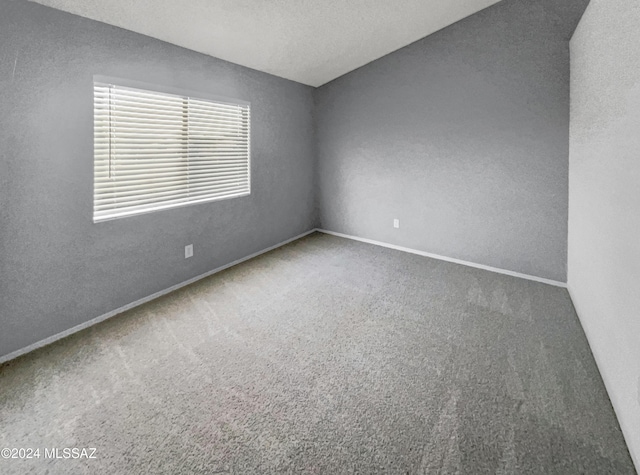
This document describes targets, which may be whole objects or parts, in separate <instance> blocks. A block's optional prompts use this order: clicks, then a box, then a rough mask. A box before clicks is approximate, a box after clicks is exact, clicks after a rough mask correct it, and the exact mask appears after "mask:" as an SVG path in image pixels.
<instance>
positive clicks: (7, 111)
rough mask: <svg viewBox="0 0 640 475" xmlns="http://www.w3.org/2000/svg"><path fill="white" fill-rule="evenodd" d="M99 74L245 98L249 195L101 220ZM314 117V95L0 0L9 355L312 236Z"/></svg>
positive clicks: (3, 301) (1, 345) (0, 195)
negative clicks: (96, 165) (97, 200)
mask: <svg viewBox="0 0 640 475" xmlns="http://www.w3.org/2000/svg"><path fill="white" fill-rule="evenodd" d="M94 74H102V75H106V76H115V77H122V78H127V79H132V80H137V81H143V82H147V83H155V84H161V85H164V86H169V87H176V88H184V89H190V90H196V91H203V92H206V93H210V94H216V95H221V96H225V97H231V98H238V99H243V100H246V101H250V102H251V107H252V109H251V115H252V123H251V126H252V130H251V134H252V136H251V147H252V157H251V158H252V170H251V171H252V193H251V195H250V196H248V197H243V198H236V199H231V200H227V201H220V202H213V203H206V204H198V205H192V206H188V207H184V208H177V209H172V210H166V211H160V212H156V213H151V214H147V215H142V216H136V217H129V218H124V219H118V220H114V221H109V222H103V223H99V224H93V223H92V187H93V170H92V167H93V164H92V160H93V125H92V120H93V115H92V114H93V110H92V101H93V97H92V77H93V75H94ZM312 109H313V90H312V88H310V87H307V86H302V85H300V84H297V83H294V82H291V81H287V80H283V79H279V78H276V77H274V76H270V75H268V74H264V73H260V72H257V71H254V70H250V69H246V68H243V67H240V66H236V65H233V64H230V63H227V62H224V61H220V60H216V59H213V58H211V57H208V56H204V55H201V54H198V53H195V52H192V51H188V50H185V49H182V48H179V47H176V46H172V45H169V44H166V43H163V42H160V41H158V40H154V39H151V38H148V37H145V36H142V35H138V34H135V33H131V32H128V31H125V30H121V29H118V28H115V27H111V26H108V25H105V24H102V23H98V22H94V21H91V20H87V19H84V18H80V17H77V16H73V15H70V14H67V13H63V12H60V11H56V10H53V9H50V8H47V7H43V6H40V5H37V4H33V3H28V2H23V1H17V2H14V1H8V0H0V111H1V114H0V190H1V191H0V199H1V200H2V201H1V203H0V219H1V222H0V259H1V261H0V286H1V287H0V290H1V293H0V357H1V356H2V355H6V354H8V353H10V352H12V351H14V350H17V349H20V348H23V347H25V346H27V345H29V344H31V343H34V342H37V341H39V340H41V339H43V338H46V337H49V336H51V335H54V334H56V333H58V332H61V331H63V330H66V329H68V328H71V327H73V326H75V325H77V324H80V323H83V322H84V321H87V320H89V319H91V318H94V317H97V316H99V315H102V314H104V313H106V312H108V311H111V310H114V309H115V308H118V307H120V306H122V305H125V304H128V303H130V302H132V301H135V300H137V299H140V298H142V297H145V296H147V295H150V294H152V293H154V292H157V291H160V290H163V289H165V288H168V287H170V286H172V285H174V284H177V283H180V282H183V281H185V280H187V279H189V278H191V277H194V276H196V275H199V274H202V273H204V272H206V271H209V270H212V269H214V268H216V267H218V266H221V265H223V264H226V263H228V262H230V261H233V260H235V259H238V258H241V257H244V256H246V255H249V254H251V253H253V252H256V251H258V250H262V249H264V248H266V247H268V246H270V245H273V244H276V243H278V242H281V241H283V240H285V239H287V238H290V237H293V236H295V235H297V234H300V233H302V232H304V231H307V230H309V229H311V228H313V227H314V226H315V222H314V216H315V215H314V208H315V203H314V185H313V179H314V178H313V175H314V148H313V122H312ZM189 243H193V244H194V250H195V256H194V258H192V259H188V260H185V259H184V246H185V245H186V244H189Z"/></svg>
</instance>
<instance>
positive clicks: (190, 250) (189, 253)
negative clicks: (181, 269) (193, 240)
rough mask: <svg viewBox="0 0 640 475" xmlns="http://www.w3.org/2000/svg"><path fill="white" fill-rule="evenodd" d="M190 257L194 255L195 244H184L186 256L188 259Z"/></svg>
mask: <svg viewBox="0 0 640 475" xmlns="http://www.w3.org/2000/svg"><path fill="white" fill-rule="evenodd" d="M189 257H193V244H189V245H188V246H184V258H185V259H188V258H189Z"/></svg>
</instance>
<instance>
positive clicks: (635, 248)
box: [569, 0, 640, 470]
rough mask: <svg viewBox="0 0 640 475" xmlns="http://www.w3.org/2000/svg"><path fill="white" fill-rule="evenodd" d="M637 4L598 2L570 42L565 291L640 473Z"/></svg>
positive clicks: (639, 58)
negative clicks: (567, 245) (572, 304)
mask: <svg viewBox="0 0 640 475" xmlns="http://www.w3.org/2000/svg"><path fill="white" fill-rule="evenodd" d="M639 45H640V4H639V3H638V1H637V0H618V1H615V2H612V1H610V0H592V2H591V4H590V5H589V8H588V9H587V12H586V13H585V15H584V17H583V19H582V22H581V23H580V26H579V27H578V29H577V31H576V33H575V36H574V37H573V39H572V41H571V58H572V59H571V77H572V79H571V154H570V160H569V172H570V173H569V290H570V292H571V296H572V298H573V301H574V304H575V306H576V310H577V311H578V314H579V316H580V320H581V322H582V325H583V327H584V329H585V333H586V334H587V337H588V339H589V343H590V344H591V349H592V350H593V354H594V356H595V358H596V361H597V362H598V367H599V369H600V372H601V373H602V378H603V379H604V382H605V384H606V386H607V389H608V392H609V396H610V397H611V402H612V403H613V406H614V408H615V410H616V413H617V414H618V419H619V420H620V426H621V427H622V430H623V432H624V434H625V437H626V439H627V444H628V446H629V450H630V452H631V455H632V456H633V458H634V460H635V463H636V467H638V470H640V47H639Z"/></svg>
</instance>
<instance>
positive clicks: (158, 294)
mask: <svg viewBox="0 0 640 475" xmlns="http://www.w3.org/2000/svg"><path fill="white" fill-rule="evenodd" d="M316 231H317V229H315V228H314V229H312V230H310V231H307V232H305V233H302V234H299V235H298V236H295V237H292V238H291V239H287V240H286V241H282V242H280V243H278V244H275V245H273V246H270V247H268V248H266V249H263V250H261V251H258V252H254V253H253V254H249V255H248V256H246V257H243V258H241V259H237V260H235V261H233V262H230V263H229V264H225V265H223V266H220V267H217V268H215V269H213V270H211V271H209V272H205V273H204V274H200V275H198V276H196V277H193V278H191V279H189V280H185V281H184V282H181V283H179V284H176V285H173V286H171V287H169V288H167V289H164V290H161V291H159V292H156V293H154V294H151V295H149V296H147V297H143V298H141V299H139V300H136V301H135V302H131V303H130V304H127V305H124V306H122V307H120V308H117V309H115V310H112V311H111V312H107V313H105V314H104V315H100V316H98V317H95V318H93V319H91V320H89V321H87V322H84V323H81V324H79V325H76V326H75V327H71V328H69V329H68V330H65V331H62V332H60V333H57V334H55V335H53V336H50V337H48V338H45V339H44V340H40V341H38V342H36V343H33V344H31V345H28V346H26V347H24V348H21V349H19V350H16V351H13V352H11V353H9V354H7V355H4V356H0V365H1V364H3V363H6V362H7V361H11V360H13V359H15V358H17V357H19V356H22V355H25V354H27V353H30V352H32V351H34V350H37V349H38V348H42V347H43V346H47V345H49V344H51V343H54V342H56V341H58V340H61V339H63V338H65V337H67V336H70V335H73V334H74V333H77V332H79V331H82V330H84V329H86V328H89V327H91V326H93V325H96V324H98V323H100V322H103V321H105V320H107V319H109V318H111V317H114V316H116V315H118V314H120V313H123V312H126V311H127V310H131V309H132V308H135V307H138V306H139V305H142V304H145V303H147V302H150V301H151V300H154V299H157V298H158V297H162V296H163V295H166V294H168V293H171V292H173V291H174V290H178V289H180V288H182V287H186V286H187V285H190V284H193V283H194V282H197V281H199V280H201V279H204V278H205V277H209V276H211V275H213V274H217V273H218V272H222V271H223V270H225V269H228V268H230V267H233V266H236V265H238V264H241V263H243V262H245V261H248V260H249V259H253V258H254V257H258V256H259V255H261V254H265V253H267V252H269V251H273V250H274V249H278V248H279V247H282V246H284V245H286V244H289V243H291V242H293V241H297V240H298V239H301V238H303V237H305V236H308V235H309V234H312V233H314V232H316Z"/></svg>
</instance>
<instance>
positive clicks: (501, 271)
mask: <svg viewBox="0 0 640 475" xmlns="http://www.w3.org/2000/svg"><path fill="white" fill-rule="evenodd" d="M317 231H318V232H321V233H325V234H331V235H332V236H338V237H342V238H346V239H352V240H354V241H360V242H366V243H367V244H374V245H376V246H382V247H388V248H389V249H395V250H396V251H403V252H408V253H410V254H417V255H419V256H424V257H430V258H432V259H438V260H440V261H446V262H452V263H454V264H460V265H463V266H468V267H475V268H476V269H482V270H488V271H489V272H495V273H497V274H504V275H510V276H511V277H518V278H520V279H526V280H533V281H535V282H541V283H543V284H548V285H554V286H556V287H562V288H565V289H566V288H567V284H566V283H565V282H559V281H557V280H551V279H545V278H544V277H536V276H535V275H528V274H521V273H520V272H514V271H510V270H506V269H499V268H497V267H491V266H486V265H484V264H476V263H475V262H468V261H463V260H461V259H454V258H452V257H446V256H440V255H438V254H432V253H430V252H424V251H418V250H416V249H410V248H408V247H402V246H396V245H395V244H388V243H386V242H380V241H374V240H373V239H366V238H361V237H357V236H351V235H349V234H342V233H336V232H334V231H327V230H326V229H317Z"/></svg>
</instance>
